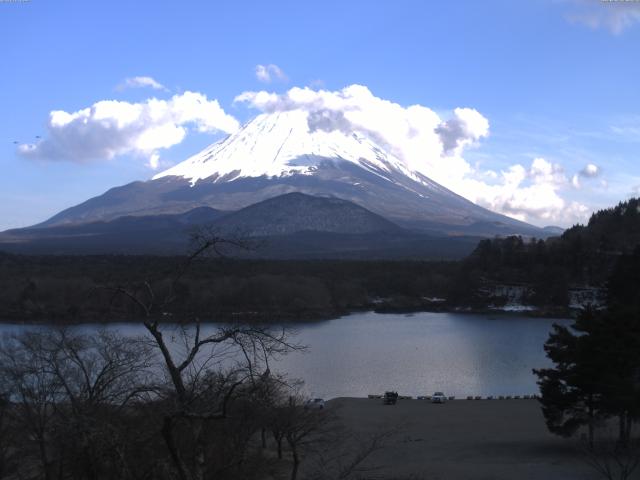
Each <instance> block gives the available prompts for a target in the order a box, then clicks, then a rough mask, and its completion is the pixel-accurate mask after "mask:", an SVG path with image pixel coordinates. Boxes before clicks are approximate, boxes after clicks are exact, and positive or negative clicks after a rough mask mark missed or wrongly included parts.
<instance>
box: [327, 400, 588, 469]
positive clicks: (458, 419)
mask: <svg viewBox="0 0 640 480" xmlns="http://www.w3.org/2000/svg"><path fill="white" fill-rule="evenodd" d="M328 407H329V408H331V409H332V410H334V411H335V412H337V415H338V416H339V417H340V419H341V421H342V422H343V423H344V424H345V425H346V426H347V427H349V428H350V429H353V430H354V431H356V432H358V433H361V434H367V433H373V432H375V431H377V430H381V429H382V430H384V429H389V428H392V427H400V429H399V433H398V434H396V435H395V437H394V439H393V440H391V441H390V444H389V445H388V446H387V447H386V448H384V449H382V450H381V451H378V452H376V453H375V454H374V455H373V457H372V458H371V462H372V463H375V464H378V465H384V466H385V467H384V468H383V469H382V470H381V471H380V472H377V473H383V474H384V475H385V476H386V477H387V478H415V479H418V478H420V479H430V480H435V479H443V480H444V479H448V480H457V479H473V480H476V479H482V480H485V479H486V480H489V479H495V480H498V479H510V480H511V479H519V480H529V479H531V480H534V479H535V480H539V479H544V480H554V479H563V480H573V479H576V480H577V479H580V480H587V479H592V478H593V479H596V478H598V476H597V475H595V472H594V471H593V470H592V469H591V468H590V467H588V466H586V464H584V463H583V462H582V460H581V459H580V458H579V456H578V453H577V451H576V450H577V443H578V442H577V441H576V440H565V439H562V438H559V437H557V436H554V435H552V434H550V433H549V432H548V431H547V429H546V426H545V424H544V419H543V416H542V413H541V411H540V405H539V403H538V402H537V401H536V400H478V401H475V400H455V401H451V402H448V403H446V404H444V405H437V404H431V403H430V402H428V401H424V400H400V401H399V402H398V404H397V405H395V406H385V405H383V404H382V401H381V400H369V399H359V398H337V399H334V400H331V401H329V402H328Z"/></svg>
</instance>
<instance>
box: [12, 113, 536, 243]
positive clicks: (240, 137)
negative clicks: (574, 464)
mask: <svg viewBox="0 0 640 480" xmlns="http://www.w3.org/2000/svg"><path fill="white" fill-rule="evenodd" d="M329 120H330V119H327V118H323V117H321V116H320V117H318V116H317V115H314V114H309V113H307V112H304V111H300V110H293V111H286V112H276V113H264V114H261V115H259V116H257V117H256V118H254V119H253V120H251V121H250V122H248V123H246V124H245V125H244V126H243V127H242V128H241V129H240V130H239V131H237V132H236V133H234V134H232V135H229V136H228V137H226V138H224V139H222V140H221V141H219V142H217V143H214V144H213V145H211V146H209V147H207V148H205V149H204V150H203V151H201V152H200V153H198V154H196V155H194V156H192V157H190V158H188V159H186V160H185V161H183V162H181V163H179V164H177V165H175V166H174V167H172V168H169V169H168V170H165V171H163V172H161V173H158V174H157V175H155V176H154V177H153V178H152V179H151V180H148V181H138V182H133V183H130V184H127V185H124V186H120V187H116V188H112V189H110V190H108V191H107V192H105V193H104V194H102V195H100V196H98V197H94V198H91V199H89V200H87V201H85V202H83V203H81V204H79V205H77V206H74V207H71V208H69V209H66V210H64V211H62V212H60V213H58V214H57V215H55V216H53V217H52V218H50V219H49V220H47V221H45V222H43V223H41V224H39V225H36V226H34V227H29V228H28V229H20V230H14V231H11V232H5V234H2V235H1V236H0V242H3V243H6V242H7V240H6V239H7V235H9V237H11V239H12V240H11V241H12V242H13V243H15V241H16V238H20V239H22V240H20V241H26V240H24V239H25V238H27V237H28V238H29V239H31V240H29V241H32V240H33V239H34V238H36V237H42V236H43V235H44V236H46V235H47V232H51V231H53V230H55V231H56V232H57V233H56V235H60V232H61V231H62V232H64V231H65V230H64V228H70V229H72V230H73V231H74V232H76V233H75V235H76V237H75V238H78V235H80V234H79V233H77V232H79V231H82V229H83V228H84V227H83V225H84V226H87V225H92V224H96V223H97V222H99V223H100V224H101V225H102V226H101V229H102V230H103V229H104V224H110V223H114V224H118V225H120V224H121V223H122V220H119V221H118V219H121V217H127V218H128V220H127V222H128V223H131V221H134V220H135V219H136V218H138V219H140V221H141V222H142V220H143V218H144V219H146V220H145V221H146V222H148V221H149V220H148V219H149V218H163V219H164V220H163V221H166V219H167V217H171V216H174V217H175V218H178V217H179V218H180V219H181V220H180V222H182V219H183V218H185V217H184V216H185V215H186V214H187V213H188V212H190V211H192V210H194V209H201V208H202V207H208V208H210V209H213V210H214V211H215V212H217V213H216V219H217V220H216V221H217V222H221V224H225V225H226V228H231V226H234V227H236V228H238V229H239V230H243V229H244V228H245V227H246V225H245V224H243V223H242V221H244V220H242V221H241V219H245V220H246V218H248V216H250V215H249V214H243V215H238V214H237V213H235V212H238V211H239V210H242V209H246V208H247V207H250V206H252V205H254V204H258V203H260V202H265V201H266V200H269V199H274V198H276V197H280V196H283V200H281V201H278V202H272V203H266V204H265V205H266V206H263V207H262V208H259V209H254V210H255V211H260V212H261V216H262V222H263V223H265V222H266V223H269V222H272V223H273V222H275V223H278V222H279V225H280V224H282V223H283V222H284V223H287V222H289V225H287V226H283V225H280V226H279V227H278V228H275V230H274V231H275V232H287V234H291V233H295V232H294V231H293V230H295V229H296V228H297V229H298V231H300V232H302V231H306V232H308V231H317V232H323V231H325V230H324V227H323V226H322V225H326V224H327V222H326V221H325V219H323V220H322V221H319V220H318V219H316V220H314V212H315V211H316V207H317V209H318V211H319V210H322V209H323V208H324V207H326V208H329V206H328V205H321V204H317V205H316V204H315V203H313V202H309V201H307V200H304V205H305V208H298V207H296V208H285V207H283V205H284V204H285V203H286V202H298V203H300V202H301V201H303V199H302V197H299V196H298V197H296V196H286V195H285V194H290V193H293V192H298V193H300V194H303V195H305V196H313V197H320V198H324V199H339V200H342V201H343V202H342V203H339V204H338V207H336V204H334V205H332V206H331V207H330V208H331V209H335V208H345V209H346V210H345V211H344V212H343V214H340V215H337V216H336V217H335V218H341V219H343V221H344V222H345V225H343V226H337V225H332V229H333V230H332V233H334V234H335V233H336V232H340V233H342V234H348V233H349V232H350V230H349V223H350V222H351V221H353V218H355V217H353V215H354V214H355V213H354V212H356V211H357V212H359V213H358V214H357V215H359V217H358V218H360V217H362V215H363V213H362V211H361V210H362V209H366V210H367V211H368V214H369V213H370V214H371V215H375V216H376V217H380V218H376V220H375V221H374V220H371V221H370V222H369V223H368V224H371V225H374V224H375V225H382V224H383V223H384V224H385V225H387V226H389V225H393V226H394V228H396V227H397V231H400V230H402V231H405V232H411V233H412V235H413V234H417V233H419V234H426V235H432V236H439V237H443V236H449V237H451V236H458V237H460V236H473V237H482V236H495V235H510V234H521V235H527V236H537V237H546V236H548V232H546V231H545V230H544V229H541V228H538V227H534V226H532V225H529V224H527V223H524V222H520V221H518V220H515V219H512V218H509V217H506V216H504V215H500V214H497V213H494V212H491V211H489V210H487V209H485V208H482V207H480V206H478V205H476V204H474V203H472V202H470V201H468V200H466V199H465V198H463V197H461V196H460V195H457V194H455V193H454V192H452V191H450V190H448V189H447V188H445V187H443V186H442V185H439V184H438V183H436V182H434V181H433V180H431V179H430V178H428V177H427V176H425V175H424V174H422V173H420V172H417V171H414V170H411V169H410V168H408V167H407V165H406V164H405V163H404V162H403V161H402V160H400V159H399V158H397V157H396V156H394V155H393V154H392V153H390V152H389V151H387V150H386V149H385V148H384V147H383V146H382V145H381V143H380V142H377V141H376V139H375V138H371V136H370V135H367V134H366V133H363V132H355V131H347V130H345V129H342V130H340V129H339V130H334V129H333V124H334V123H335V122H330V121H329ZM347 204H349V205H350V207H349V208H347V207H346V205H347ZM309 205H316V207H313V208H312V207H309ZM352 207H357V208H352ZM326 208H325V210H326ZM274 209H280V211H281V214H278V212H276V211H274ZM254 210H250V211H254ZM327 211H328V210H327ZM332 211H333V210H332ZM269 212H271V213H272V214H273V215H275V216H274V217H273V218H271V217H270V216H269ZM282 212H288V213H286V214H284V213H282ZM291 212H294V213H291ZM295 212H298V213H295ZM287 215H289V216H291V215H303V216H304V219H305V221H301V219H300V218H298V219H293V218H289V219H287V218H284V217H286V216H287ZM332 215H333V214H332ZM225 216H226V219H225ZM195 217H197V218H199V217H200V216H199V215H196V216H195ZM276 217H277V218H276ZM367 218H369V217H367ZM131 219H133V220H131ZM234 219H235V220H234ZM216 221H214V222H213V223H214V225H215V222H216ZM233 221H236V224H234V223H233ZM180 222H179V223H180ZM305 222H306V223H305ZM254 223H255V222H254ZM180 224H182V223H180ZM294 227H295V228H294ZM52 229H53V230H52ZM61 229H62V230H61ZM389 230H390V229H389V228H387V231H389ZM391 230H393V229H391ZM68 231H71V230H68ZM261 231H263V232H264V231H265V230H264V228H262V230H261ZM25 232H29V234H28V235H27V234H26V233H25ZM351 233H357V234H360V235H362V234H363V233H364V232H362V231H358V232H351ZM0 248H2V245H0Z"/></svg>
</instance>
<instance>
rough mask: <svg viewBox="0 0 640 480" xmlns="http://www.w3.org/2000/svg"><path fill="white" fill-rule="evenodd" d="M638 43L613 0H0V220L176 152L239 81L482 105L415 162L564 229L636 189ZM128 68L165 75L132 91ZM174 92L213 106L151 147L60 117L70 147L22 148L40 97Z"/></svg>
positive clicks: (628, 15) (22, 219) (38, 127)
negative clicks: (451, 144)
mask: <svg viewBox="0 0 640 480" xmlns="http://www.w3.org/2000/svg"><path fill="white" fill-rule="evenodd" d="M639 47H640V5H633V4H630V3H627V2H624V3H623V2H599V1H598V0H593V1H592V0H528V1H520V2H514V1H509V0H503V1H498V0H487V1H482V2H478V1H475V0H459V1H457V2H443V1H425V0H423V1H376V2H372V1H370V0H368V1H344V0H342V1H323V2H304V1H288V2H287V1H275V0H274V1H270V2H264V1H238V0H236V1H233V2H204V1H202V2H199V1H188V2H162V1H154V2H151V1H148V2H147V1H136V2H130V1H118V0H115V1H109V2H86V1H82V2H80V1H56V2H50V1H45V0H31V1H14V2H6V1H5V2H0V52H1V56H2V59H3V62H4V65H5V67H4V68H3V75H1V76H0V91H1V92H2V94H1V95H0V107H1V111H2V115H1V116H0V132H1V134H0V166H1V170H0V171H1V172H2V173H1V176H0V230H2V229H6V228H11V227H18V226H26V225H30V224H34V223H36V222H39V221H43V220H45V219H46V218H48V217H49V216H51V215H53V214H55V213H57V212H58V211H60V210H61V209H63V208H66V207H69V206H72V205H75V204H77V203H80V202H82V201H84V200H86V199H88V198H89V197H92V196H95V195H98V194H101V193H103V192H104V191H105V190H107V189H109V188H111V187H113V186H117V185H121V184H124V183H127V182H131V181H135V180H146V179H149V178H150V177H151V176H153V175H154V173H156V170H153V169H152V168H151V167H150V166H149V165H150V163H153V162H150V158H151V156H152V154H153V155H156V159H157V158H159V160H157V161H158V162H159V163H160V168H162V167H166V166H169V165H172V164H174V163H177V162H179V161H181V160H184V159H185V158H186V157H187V156H189V155H191V154H193V153H196V152H197V151H198V150H199V149H201V148H203V147H204V146H206V145H208V144H209V143H212V142H213V141H215V140H216V139H218V138H220V136H221V135H223V134H224V131H225V128H226V129H227V130H231V128H232V127H225V126H224V125H229V122H228V121H227V123H226V124H225V123H224V122H223V120H224V119H225V118H226V119H227V120H228V119H229V118H231V117H233V119H237V121H239V122H244V121H246V120H248V119H250V118H251V117H252V116H254V115H256V113H258V112H259V111H260V108H263V107H261V105H259V104H258V103H256V102H255V101H249V102H234V98H236V97H237V96H238V95H240V94H242V93H243V92H246V91H260V90H266V91H268V92H276V93H278V94H280V95H281V96H282V97H286V96H287V95H289V93H288V92H289V91H290V89H292V88H295V87H301V88H303V87H308V88H310V89H311V90H313V91H318V90H324V91H326V92H329V93H331V92H342V91H343V89H344V88H345V87H348V86H349V85H353V84H358V85H362V86H366V87H367V89H368V90H369V91H370V92H371V95H372V96H373V97H372V98H375V99H376V101H379V100H382V99H384V100H388V101H391V102H394V103H396V104H399V105H400V106H402V107H408V106H410V105H421V106H424V107H426V108H428V109H430V111H433V112H434V113H435V114H437V115H438V118H440V119H441V120H442V122H444V123H443V124H446V122H447V120H451V121H454V120H455V121H457V120H459V117H460V115H458V113H456V110H455V109H461V108H464V109H467V110H473V111H474V112H477V113H479V114H480V115H481V116H482V118H484V119H486V120H487V121H488V125H489V129H488V132H484V131H482V132H481V131H480V130H474V132H475V133H474V132H471V133H470V135H469V137H468V140H469V141H468V142H467V143H466V144H465V145H464V148H462V147H461V148H460V149H459V150H457V151H456V152H455V154H450V155H442V156H441V157H438V158H437V159H426V160H425V162H426V163H425V165H428V166H425V169H427V171H428V169H429V168H433V169H434V170H433V176H434V177H436V179H437V180H439V181H441V182H442V183H443V184H444V185H445V186H448V187H449V188H452V189H453V190H454V191H457V192H458V193H461V194H463V195H465V196H467V197H468V198H470V199H472V200H474V201H477V202H478V203H480V204H482V205H485V206H488V207H490V208H493V209H495V210H498V211H502V212H504V213H507V214H510V215H513V216H516V217H518V218H523V219H525V220H528V221H530V222H532V223H535V224H539V225H546V224H560V225H563V226H567V225H570V224H572V223H574V222H576V221H584V220H585V219H586V218H588V214H589V213H590V212H591V211H593V210H594V209H597V208H602V207H605V206H609V205H612V204H615V203H617V202H618V201H620V200H623V199H625V198H628V197H629V196H631V195H632V194H633V193H634V192H636V193H638V189H640V168H639V167H638V166H636V165H637V164H638V160H640V158H638V157H639V155H638V147H639V146H640V95H639V92H638V79H640V62H638V53H637V52H638V48H639ZM259 65H262V66H264V68H265V71H266V73H264V74H263V75H256V68H257V66H259ZM269 65H273V66H274V67H268V66H269ZM275 66H277V68H276V67H275ZM278 69H279V70H278ZM136 77H149V78H150V79H154V80H155V81H156V82H158V84H161V85H162V86H164V88H162V89H161V88H152V87H151V86H148V85H147V86H146V87H140V88H133V87H132V86H131V85H132V84H135V83H136V82H135V81H134V80H131V79H134V78H136ZM259 77H262V79H261V78H259ZM266 77H269V80H270V81H265V80H267V78H266ZM126 79H130V80H129V86H128V87H127V85H126ZM149 82H150V81H148V82H147V83H149ZM137 83H144V82H141V81H138V82H137ZM185 92H194V93H197V94H199V95H202V96H206V102H210V103H207V105H209V106H210V107H211V108H210V109H209V110H207V112H206V113H203V114H198V113H194V114H191V113H190V115H191V117H189V118H188V119H187V120H185V122H186V123H185V122H182V123H180V122H181V121H178V120H176V121H175V124H172V125H171V127H172V132H173V134H175V135H177V137H176V138H175V139H174V141H172V142H169V141H167V144H166V145H165V144H162V142H160V143H158V140H157V139H156V140H154V141H155V142H156V143H155V144H154V145H152V147H148V148H147V150H145V151H141V147H140V146H139V144H136V145H137V146H135V147H130V146H129V147H127V146H123V145H110V146H109V150H108V152H109V153H108V154H106V153H104V149H103V150H100V149H96V148H94V147H95V146H94V145H89V142H90V139H87V138H86V137H82V136H81V135H80V134H79V132H78V131H76V130H74V131H69V132H67V133H65V135H67V136H66V137H65V139H66V140H65V141H67V144H65V145H66V146H67V147H68V148H67V150H64V149H63V150H62V151H61V150H60V149H59V148H58V149H57V150H55V149H53V150H52V149H51V148H45V147H47V145H50V144H51V142H49V144H43V145H41V146H39V147H38V146H37V144H38V142H43V141H44V142H46V141H48V139H49V138H50V137H51V136H52V135H53V134H52V130H51V129H52V124H51V120H50V112H52V111H65V112H69V113H73V112H77V111H80V110H82V109H85V108H88V107H91V106H92V105H94V104H96V103H97V102H101V101H104V100H120V101H126V102H129V103H130V104H132V105H137V104H140V105H144V104H145V102H147V101H148V99H150V98H153V97H155V98H157V99H160V100H164V101H166V102H171V99H172V98H175V97H178V99H183V98H184V97H183V96H184V94H185ZM214 100H216V101H217V102H218V104H219V107H220V111H219V112H218V111H217V110H216V111H215V112H214V106H213V102H214ZM252 107H253V108H252ZM163 108H164V109H165V110H167V111H170V112H173V113H172V115H173V114H174V113H175V109H176V108H177V107H175V105H173V104H170V103H167V104H166V105H164V106H163ZM180 108H182V107H180ZM185 108H186V107H185ZM172 109H173V110H172ZM180 112H182V113H184V112H183V111H182V110H181V111H180ZM182 113H181V114H182ZM194 115H195V116H194ZM174 116H175V115H174ZM223 117H224V118H223ZM51 118H52V117H51ZM460 118H461V117H460ZM216 122H217V123H216ZM220 122H223V123H220ZM467 125H471V124H470V123H469V124H467ZM425 128H426V127H425ZM180 130H182V131H183V133H184V135H182V136H181V135H179V133H180ZM469 131H471V127H469ZM80 133H81V132H80ZM36 136H39V137H41V138H40V139H37V138H36ZM170 136H171V135H168V137H167V138H169V137H170ZM182 137H183V138H182ZM125 140H126V141H129V137H126V139H124V140H122V141H123V142H124V141H125ZM16 141H17V142H18V143H19V144H21V145H23V146H25V147H23V148H25V149H26V148H27V147H26V146H27V145H31V144H34V145H35V147H34V148H35V149H34V150H32V151H31V152H27V151H26V150H23V151H22V153H20V151H19V148H18V145H17V144H14V142H16ZM114 141H115V140H114ZM399 141H400V140H399ZM73 142H75V143H73ZM425 142H427V140H425ZM71 143H73V145H72V146H71V147H69V145H71ZM425 145H427V147H428V145H429V144H428V143H425ZM400 147H401V145H400ZM400 147H399V148H400ZM83 148H86V151H85V152H84V153H83V152H82V149H83ZM54 150H55V151H54ZM427 150H428V149H427ZM427 150H425V151H427ZM25 152H26V153H25ZM52 152H53V153H52ZM65 152H66V153H65ZM69 152H73V153H69ZM65 155H66V156H65ZM425 155H426V154H425ZM414 156H415V153H414ZM412 161H413V162H415V161H420V158H418V159H417V160H416V159H415V158H414V159H413V160H412ZM461 165H462V167H464V168H462V169H461V168H460V167H461ZM467 167H468V168H467ZM465 168H466V171H463V170H465ZM448 169H451V171H449V170H448ZM436 170H437V171H436ZM454 170H455V171H454Z"/></svg>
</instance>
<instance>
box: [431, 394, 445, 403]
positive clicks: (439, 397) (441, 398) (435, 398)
mask: <svg viewBox="0 0 640 480" xmlns="http://www.w3.org/2000/svg"><path fill="white" fill-rule="evenodd" d="M446 401H447V396H446V395H445V394H444V393H442V392H436V393H434V394H433V395H431V403H444V402H446Z"/></svg>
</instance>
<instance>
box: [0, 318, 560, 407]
mask: <svg viewBox="0 0 640 480" xmlns="http://www.w3.org/2000/svg"><path fill="white" fill-rule="evenodd" d="M554 322H557V323H563V324H568V323H570V320H551V319H541V318H527V317H523V316H518V315H505V314H500V315H495V316H492V315H475V314H462V313H415V314H408V315H404V314H376V313H372V312H368V313H357V314H352V315H348V316H346V317H342V318H338V319H334V320H327V321H322V322H317V323H301V324H296V325H293V327H294V329H295V330H296V334H297V335H296V341H297V342H298V343H302V344H304V345H307V346H308V349H307V351H306V352H296V353H293V354H290V355H288V356H286V357H284V358H282V359H281V360H279V361H278V362H277V363H276V364H275V366H274V368H272V369H273V370H277V371H281V372H286V373H288V374H289V376H291V377H296V378H301V379H304V380H305V383H306V386H305V390H306V391H307V393H308V394H310V395H312V396H320V397H324V398H333V397H338V396H356V397H362V396H366V395H367V394H370V393H382V392H384V391H385V390H397V391H398V392H399V393H400V394H401V395H413V396H415V395H425V394H431V393H433V392H434V391H444V392H445V393H446V394H447V395H455V396H457V397H465V396H467V395H482V396H486V395H526V394H533V393H536V392H537V386H536V382H535V377H534V376H533V374H532V372H531V369H532V368H540V367H544V366H547V365H549V362H548V360H547V358H546V357H545V353H544V350H543V344H544V342H545V340H546V339H547V337H548V335H549V332H550V331H551V326H552V324H553V323H554ZM22 328H32V327H23V326H17V325H2V326H0V332H2V331H14V330H16V329H22ZM36 328H43V327H36ZM44 328H46V327H44ZM77 328H79V329H82V330H84V331H87V330H89V331H91V330H95V329H97V328H99V327H97V326H93V325H83V326H81V327H77ZM109 328H113V329H118V330H120V331H122V332H123V333H126V334H130V335H138V334H144V328H143V327H142V325H140V324H135V323H130V324H113V325H110V326H109Z"/></svg>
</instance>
